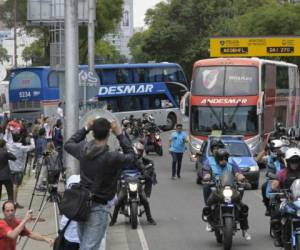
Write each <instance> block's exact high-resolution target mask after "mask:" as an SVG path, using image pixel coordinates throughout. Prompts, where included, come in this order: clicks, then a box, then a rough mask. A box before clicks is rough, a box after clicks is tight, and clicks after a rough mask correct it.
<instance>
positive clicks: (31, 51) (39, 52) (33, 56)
mask: <svg viewBox="0 0 300 250" xmlns="http://www.w3.org/2000/svg"><path fill="white" fill-rule="evenodd" d="M44 45H45V40H44V39H43V38H40V39H39V40H36V41H35V42H33V43H32V44H31V46H28V47H26V48H25V49H24V50H23V53H22V57H23V59H24V61H26V62H27V61H29V60H31V61H32V65H33V66H38V65H49V59H48V56H47V53H46V52H45V49H44Z"/></svg>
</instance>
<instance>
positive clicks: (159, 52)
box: [130, 0, 275, 75]
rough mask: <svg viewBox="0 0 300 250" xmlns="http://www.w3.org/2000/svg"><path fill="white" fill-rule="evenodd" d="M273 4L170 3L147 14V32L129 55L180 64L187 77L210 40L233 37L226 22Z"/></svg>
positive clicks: (224, 0)
mask: <svg viewBox="0 0 300 250" xmlns="http://www.w3.org/2000/svg"><path fill="white" fill-rule="evenodd" d="M274 2H275V0H251V1H248V0H201V1H199V0H169V1H168V2H167V3H160V4H158V5H156V7H155V8H154V9H150V10H148V12H147V13H146V18H145V22H146V24H147V25H148V30H146V31H144V32H142V33H141V34H137V35H135V36H134V37H133V38H132V40H131V42H130V48H131V53H132V55H133V57H134V60H135V61H139V60H141V59H143V58H147V59H148V60H156V61H173V62H178V63H180V64H181V65H182V66H183V68H184V69H185V71H186V72H187V73H188V75H190V73H191V70H192V65H193V63H194V62H195V61H196V60H199V59H203V58H207V57H209V51H208V48H209V38H210V37H211V36H214V35H228V34H231V33H232V27H230V25H231V23H229V22H228V20H231V19H233V18H234V17H236V16H240V15H244V14H245V13H247V12H248V11H255V10H256V9H257V8H258V7H261V6H266V5H270V4H273V3H274Z"/></svg>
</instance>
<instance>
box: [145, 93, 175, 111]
mask: <svg viewBox="0 0 300 250" xmlns="http://www.w3.org/2000/svg"><path fill="white" fill-rule="evenodd" d="M172 107H173V104H172V103H171V102H170V101H169V99H168V98H167V97H166V96H165V95H164V94H160V95H151V96H149V108H150V109H163V108H172Z"/></svg>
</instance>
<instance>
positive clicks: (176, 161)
mask: <svg viewBox="0 0 300 250" xmlns="http://www.w3.org/2000/svg"><path fill="white" fill-rule="evenodd" d="M171 155H172V177H175V174H176V173H177V176H178V177H180V170H181V162H182V157H183V153H176V152H171ZM176 165H177V171H176Z"/></svg>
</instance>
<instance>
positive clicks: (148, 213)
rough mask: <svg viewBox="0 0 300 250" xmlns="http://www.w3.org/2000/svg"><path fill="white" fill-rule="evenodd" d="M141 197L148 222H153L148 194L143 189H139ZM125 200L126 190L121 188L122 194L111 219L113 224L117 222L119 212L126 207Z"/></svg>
mask: <svg viewBox="0 0 300 250" xmlns="http://www.w3.org/2000/svg"><path fill="white" fill-rule="evenodd" d="M139 197H140V202H141V204H142V205H143V206H144V209H145V214H146V217H147V220H151V219H152V215H151V211H150V204H149V202H148V200H147V197H146V194H145V192H144V190H143V188H142V187H141V188H140V189H139ZM125 199H126V190H125V189H124V188H121V190H120V192H119V193H118V202H117V204H116V205H115V209H114V213H113V216H112V218H111V220H112V221H113V222H116V221H117V218H118V214H119V210H120V208H121V207H122V206H123V205H124V202H125Z"/></svg>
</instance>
